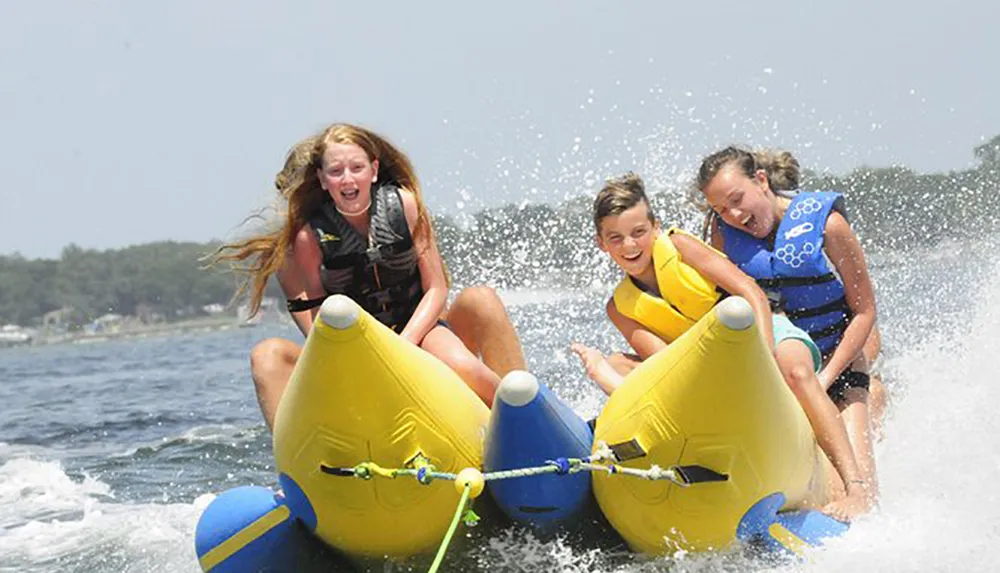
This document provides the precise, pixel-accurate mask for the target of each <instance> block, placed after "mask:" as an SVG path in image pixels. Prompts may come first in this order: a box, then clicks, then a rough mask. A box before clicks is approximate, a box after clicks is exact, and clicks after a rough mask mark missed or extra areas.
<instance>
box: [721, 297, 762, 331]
mask: <svg viewBox="0 0 1000 573" xmlns="http://www.w3.org/2000/svg"><path fill="white" fill-rule="evenodd" d="M715 316H717V317H719V322H721V323H722V324H724V325H725V326H726V327H728V328H730V329H731V330H746V329H748V328H750V325H752V324H753V309H752V308H750V303H749V302H747V301H746V299H745V298H743V297H739V296H731V297H729V298H727V299H726V300H724V301H722V302H720V303H719V304H717V305H716V306H715Z"/></svg>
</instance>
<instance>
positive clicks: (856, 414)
mask: <svg viewBox="0 0 1000 573" xmlns="http://www.w3.org/2000/svg"><path fill="white" fill-rule="evenodd" d="M844 398H845V399H844V401H843V402H842V403H840V404H839V407H840V415H841V418H843V420H844V425H845V426H846V428H847V437H848V439H850V441H851V447H852V449H853V450H854V458H855V459H856V460H857V462H858V471H859V472H860V474H861V479H862V480H864V482H865V483H864V486H865V491H866V492H867V494H868V497H869V498H870V500H871V502H872V504H874V503H876V502H877V501H878V497H879V485H878V476H877V472H876V470H875V449H874V443H873V439H872V428H871V418H870V416H869V413H868V392H866V391H865V390H863V389H861V388H848V389H847V391H846V392H845V393H844Z"/></svg>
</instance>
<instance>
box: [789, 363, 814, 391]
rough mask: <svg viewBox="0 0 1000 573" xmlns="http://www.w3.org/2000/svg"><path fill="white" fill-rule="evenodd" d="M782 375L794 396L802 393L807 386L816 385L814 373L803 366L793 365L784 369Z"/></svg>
mask: <svg viewBox="0 0 1000 573" xmlns="http://www.w3.org/2000/svg"><path fill="white" fill-rule="evenodd" d="M782 374H783V375H784V377H785V382H786V383H787V384H788V387H789V388H791V389H792V392H794V393H795V394H799V393H800V392H802V391H804V390H805V388H806V387H807V385H808V384H814V383H816V373H815V372H814V371H813V370H812V368H809V367H808V366H806V365H804V364H793V365H791V366H789V367H787V368H785V369H784V371H783V372H782Z"/></svg>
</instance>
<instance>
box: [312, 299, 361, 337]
mask: <svg viewBox="0 0 1000 573" xmlns="http://www.w3.org/2000/svg"><path fill="white" fill-rule="evenodd" d="M360 313H361V307H360V306H358V303H356V302H354V301H353V300H351V299H349V298H348V297H346V296H344V295H342V294H335V295H333V296H331V297H329V298H327V299H326V300H325V301H323V306H321V307H320V309H319V316H320V318H322V319H323V322H325V323H326V324H327V325H329V326H330V327H332V328H336V329H337V330H345V329H348V328H350V327H352V326H354V323H356V322H357V321H358V316H360Z"/></svg>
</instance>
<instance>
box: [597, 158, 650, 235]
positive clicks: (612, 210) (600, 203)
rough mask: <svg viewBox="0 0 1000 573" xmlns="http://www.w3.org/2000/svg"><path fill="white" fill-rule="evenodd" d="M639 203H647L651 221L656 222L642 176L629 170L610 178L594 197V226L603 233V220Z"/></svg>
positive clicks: (599, 232)
mask: <svg viewBox="0 0 1000 573" xmlns="http://www.w3.org/2000/svg"><path fill="white" fill-rule="evenodd" d="M639 203H645V204H646V213H648V216H649V222H650V223H656V217H655V216H654V215H653V208H652V206H650V204H649V198H648V197H646V184H645V183H644V182H643V180H642V177H639V176H638V175H636V174H635V173H633V172H631V171H629V172H628V173H626V174H625V175H622V176H620V177H615V178H613V179H608V180H607V182H606V183H605V184H604V187H602V188H601V190H600V191H599V192H598V193H597V197H596V198H595V199H594V227H595V228H596V229H597V234H598V235H600V234H601V221H603V220H604V219H605V218H607V217H611V216H614V215H621V214H622V213H624V212H625V211H628V210H629V209H631V208H632V207H635V206H636V205H638V204H639Z"/></svg>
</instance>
